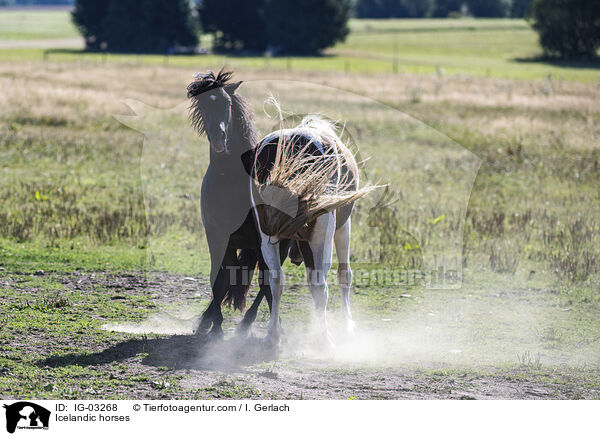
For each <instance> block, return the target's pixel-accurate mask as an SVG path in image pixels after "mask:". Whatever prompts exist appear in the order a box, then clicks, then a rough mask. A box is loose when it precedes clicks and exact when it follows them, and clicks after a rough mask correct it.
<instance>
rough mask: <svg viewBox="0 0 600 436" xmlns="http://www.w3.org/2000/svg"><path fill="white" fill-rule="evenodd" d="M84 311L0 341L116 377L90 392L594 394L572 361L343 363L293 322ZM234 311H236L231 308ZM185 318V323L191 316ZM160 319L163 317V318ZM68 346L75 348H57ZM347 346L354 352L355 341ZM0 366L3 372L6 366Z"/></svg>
mask: <svg viewBox="0 0 600 436" xmlns="http://www.w3.org/2000/svg"><path fill="white" fill-rule="evenodd" d="M40 275H41V274H40ZM41 276H42V277H43V278H48V277H49V276H51V277H52V280H53V281H54V282H57V283H60V284H62V285H63V286H64V287H65V289H66V290H69V291H70V292H76V293H81V295H85V294H86V293H93V292H97V291H98V289H103V290H105V292H107V293H109V294H110V298H111V300H113V301H117V302H122V303H125V304H127V302H128V300H129V299H132V298H139V297H140V296H141V295H146V296H148V297H149V298H150V299H151V300H152V301H153V302H154V304H155V305H156V307H163V306H169V305H171V306H173V305H178V304H179V305H183V306H186V305H191V304H197V303H198V302H199V301H206V300H207V299H208V297H209V290H208V287H207V285H206V283H205V282H204V281H203V280H202V279H201V278H197V277H184V276H180V275H166V274H154V275H153V276H152V277H145V276H142V275H137V274H101V273H98V274H90V273H72V274H44V275H41ZM20 282H21V279H20V276H19V275H18V274H10V275H5V276H3V277H2V285H3V287H4V288H5V289H8V288H12V289H14V290H18V289H19V288H22V286H21V285H20ZM21 290H22V291H24V292H25V293H27V294H29V293H31V295H35V294H36V293H37V292H42V291H41V290H40V289H32V288H30V289H21ZM88 316H89V317H90V318H93V319H95V321H94V322H95V323H96V324H95V325H96V327H95V330H94V329H93V330H90V331H89V333H88V335H81V334H77V333H80V332H68V331H66V332H65V333H64V335H62V336H61V335H48V334H47V333H45V332H44V331H36V332H31V331H29V332H28V334H29V335H31V334H33V335H35V336H37V337H38V339H40V340H33V341H32V338H31V336H29V337H28V339H27V340H26V341H25V339H24V337H19V336H18V335H14V336H13V339H12V341H8V343H7V341H4V343H3V346H4V347H10V346H11V345H17V346H19V347H20V348H21V350H23V343H24V342H26V343H28V344H32V343H34V344H35V345H33V346H32V345H28V346H27V347H26V348H25V349H26V353H27V354H28V356H29V357H31V356H32V355H35V356H36V359H34V364H35V366H37V367H38V368H39V369H40V370H45V371H54V373H56V372H57V371H60V370H61V369H63V368H64V369H65V370H66V369H68V368H71V370H72V368H78V367H81V369H82V371H84V372H85V371H91V372H92V373H102V374H104V375H107V374H108V378H109V379H110V380H113V381H115V383H111V384H107V385H102V386H100V387H98V386H97V387H95V388H94V389H93V390H89V389H88V390H87V391H86V392H85V394H82V395H83V396H85V397H94V398H106V397H115V396H116V397H120V398H254V399H269V398H271V399H349V398H356V399H435V398H441V399H546V398H547V399H580V398H588V399H589V398H598V397H599V396H600V390H599V389H598V388H597V386H594V385H590V384H589V383H580V380H582V378H581V373H580V372H579V370H577V371H571V370H569V369H565V368H562V369H561V368H556V367H542V366H539V367H537V366H531V365H521V366H519V365H512V366H506V365H498V366H497V367H492V366H486V367H477V368H474V367H472V366H456V365H448V364H447V363H445V362H429V363H425V364H415V363H414V362H406V363H403V362H397V363H395V364H393V365H389V364H388V363H386V364H383V366H380V365H377V364H376V362H373V361H370V362H369V363H366V364H365V363H360V356H357V358H358V361H359V362H358V363H357V362H356V361H352V362H351V361H347V360H345V359H344V358H339V356H336V355H335V354H328V353H323V354H319V353H315V352H309V351H307V349H306V348H300V349H299V348H298V344H299V343H300V342H302V339H298V338H299V337H300V338H302V335H303V333H302V332H299V331H298V330H299V327H298V326H294V327H293V328H291V334H290V335H289V336H291V339H290V340H288V342H287V343H286V344H284V345H283V346H282V347H281V349H280V350H279V351H278V352H274V351H273V350H268V349H265V348H264V347H263V345H262V343H261V341H260V339H259V337H261V336H262V335H263V334H264V328H263V327H264V322H263V323H262V326H261V323H260V321H261V320H260V317H259V323H258V324H259V325H258V326H257V329H256V331H255V332H254V334H253V336H251V337H250V338H246V339H239V338H236V337H235V336H234V335H233V334H231V332H229V333H228V334H227V335H226V339H225V340H223V341H207V340H203V339H201V338H198V337H196V336H194V335H193V334H189V333H188V334H179V335H165V334H161V335H157V334H151V333H146V334H142V333H140V332H138V334H123V333H116V332H115V333H112V332H110V333H108V336H106V335H107V332H106V331H104V330H98V326H99V325H100V324H102V323H103V322H104V321H106V320H105V319H103V317H102V316H98V315H97V314H96V313H94V311H92V312H91V313H89V315H88ZM231 316H232V313H231V312H226V313H225V317H226V318H228V317H229V318H231ZM235 316H236V317H237V318H239V314H236V315H235ZM113 321H114V320H113ZM263 321H264V319H263ZM174 322H175V321H174ZM186 322H187V325H188V327H187V328H189V325H191V324H190V323H193V320H192V321H190V320H187V321H186ZM162 323H163V325H164V324H168V323H169V321H168V319H167V320H165V319H163V320H162ZM125 325H129V326H131V325H137V326H139V327H140V330H143V328H144V323H143V322H142V323H140V322H134V323H130V324H122V325H121V327H123V326H125ZM228 325H233V324H231V323H230V324H228ZM113 326H114V324H113ZM146 327H148V324H146ZM171 327H173V328H174V329H175V330H177V329H183V330H185V328H186V327H181V326H176V325H175V326H171ZM148 328H152V327H148ZM231 328H232V327H230V328H229V329H230V330H231ZM94 331H96V332H98V335H99V336H98V337H97V338H94V337H92V336H93V332H94ZM100 332H103V333H100ZM90 333H91V335H90ZM288 333H289V332H288ZM103 335H104V336H103ZM69 347H70V348H69ZM67 349H76V350H77V351H76V352H70V353H65V350H67ZM355 352H356V353H358V354H360V349H359V348H357V349H355ZM1 374H2V375H3V376H8V377H10V376H11V373H10V370H9V369H4V370H3V372H2V373H1ZM12 376H16V375H14V374H12ZM584 378H585V377H584ZM136 380H139V381H137V382H136ZM132 381H133V382H132ZM121 382H122V383H121ZM76 383H77V382H75V384H76ZM48 386H50V388H49V390H52V389H54V387H53V384H52V383H50V384H49V385H48ZM3 396H4V395H3ZM7 396H10V394H9V395H7Z"/></svg>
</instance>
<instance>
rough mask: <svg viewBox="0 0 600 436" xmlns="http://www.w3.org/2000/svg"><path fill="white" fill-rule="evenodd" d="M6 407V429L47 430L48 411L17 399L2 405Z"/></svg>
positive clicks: (12, 431) (12, 430) (11, 430)
mask: <svg viewBox="0 0 600 436" xmlns="http://www.w3.org/2000/svg"><path fill="white" fill-rule="evenodd" d="M4 408H5V409H6V431H8V432H9V433H14V432H15V430H16V429H17V428H18V429H28V430H36V429H44V430H48V424H49V422H50V411H49V410H47V409H45V408H43V407H42V406H38V405H37V404H35V403H30V402H29V401H19V402H17V403H13V404H11V405H8V406H7V405H6V404H5V405H4Z"/></svg>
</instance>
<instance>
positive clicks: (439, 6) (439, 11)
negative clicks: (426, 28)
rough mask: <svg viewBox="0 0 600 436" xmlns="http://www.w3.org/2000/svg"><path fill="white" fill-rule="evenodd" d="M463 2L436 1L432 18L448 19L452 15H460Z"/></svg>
mask: <svg viewBox="0 0 600 436" xmlns="http://www.w3.org/2000/svg"><path fill="white" fill-rule="evenodd" d="M463 3H464V1H463V0H435V3H434V5H433V8H432V10H431V16H432V17H436V18H446V17H448V15H450V13H452V12H455V13H460V11H461V9H462V5H463Z"/></svg>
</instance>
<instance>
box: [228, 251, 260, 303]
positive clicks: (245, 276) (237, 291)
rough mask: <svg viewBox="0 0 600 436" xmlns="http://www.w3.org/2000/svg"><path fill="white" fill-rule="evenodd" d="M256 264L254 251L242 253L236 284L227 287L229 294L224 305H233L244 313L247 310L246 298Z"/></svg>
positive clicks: (239, 258) (236, 272)
mask: <svg viewBox="0 0 600 436" xmlns="http://www.w3.org/2000/svg"><path fill="white" fill-rule="evenodd" d="M256 262H257V257H256V254H255V252H254V251H253V250H241V251H240V255H239V257H238V265H237V266H238V267H239V268H237V269H236V270H235V271H234V274H235V282H233V283H231V284H230V286H228V287H227V293H226V294H225V298H224V299H223V303H224V304H233V308H234V309H239V310H240V312H243V311H244V309H245V308H246V296H247V295H248V289H250V283H251V282H252V276H253V274H254V268H255V267H256ZM231 278H233V277H231ZM231 278H229V279H231Z"/></svg>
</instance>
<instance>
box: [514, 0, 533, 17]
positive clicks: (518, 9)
mask: <svg viewBox="0 0 600 436" xmlns="http://www.w3.org/2000/svg"><path fill="white" fill-rule="evenodd" d="M530 8H531V0H512V3H511V5H510V16H511V17H512V18H524V17H527V16H528V15H529V9H530Z"/></svg>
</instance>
